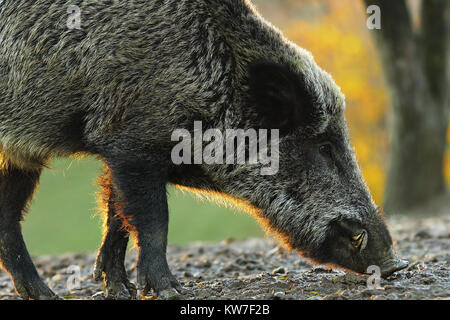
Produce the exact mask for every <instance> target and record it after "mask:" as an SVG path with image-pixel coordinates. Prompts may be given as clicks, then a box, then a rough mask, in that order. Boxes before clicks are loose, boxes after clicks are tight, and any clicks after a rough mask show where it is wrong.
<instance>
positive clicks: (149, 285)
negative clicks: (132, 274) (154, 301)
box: [138, 274, 182, 299]
mask: <svg viewBox="0 0 450 320" xmlns="http://www.w3.org/2000/svg"><path fill="white" fill-rule="evenodd" d="M138 289H139V291H140V293H141V296H142V297H145V296H147V294H148V293H149V292H150V290H151V289H153V291H154V292H155V295H156V296H158V297H159V296H160V295H161V294H165V295H167V294H168V295H169V296H170V295H172V294H171V293H170V292H173V291H178V293H177V294H179V293H180V292H182V287H181V285H180V283H179V282H178V281H177V279H176V278H175V277H174V276H173V275H172V274H169V275H167V276H161V277H155V276H154V275H153V274H152V275H147V276H142V275H138ZM165 291H167V292H165ZM163 299H164V298H163Z"/></svg>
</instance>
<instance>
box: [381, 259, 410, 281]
mask: <svg viewBox="0 0 450 320" xmlns="http://www.w3.org/2000/svg"><path fill="white" fill-rule="evenodd" d="M408 265H409V262H408V261H406V260H402V259H400V258H398V257H395V258H394V259H392V260H390V261H389V262H388V263H386V264H384V265H383V266H382V267H381V276H382V277H383V278H386V277H388V276H390V275H391V274H393V273H394V272H396V271H399V270H402V269H405V268H406V267H407V266H408Z"/></svg>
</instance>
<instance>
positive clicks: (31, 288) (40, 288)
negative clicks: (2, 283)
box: [14, 279, 60, 300]
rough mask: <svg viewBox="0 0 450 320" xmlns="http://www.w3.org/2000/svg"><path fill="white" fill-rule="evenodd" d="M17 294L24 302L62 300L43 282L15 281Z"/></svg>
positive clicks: (39, 280) (37, 280)
mask: <svg viewBox="0 0 450 320" xmlns="http://www.w3.org/2000/svg"><path fill="white" fill-rule="evenodd" d="M14 285H15V287H16V292H17V294H18V295H19V296H20V297H21V298H22V299H24V300H59V299H60V298H59V297H58V296H57V295H56V294H55V293H54V292H53V291H52V290H50V288H49V287H48V286H47V285H46V284H45V283H44V282H43V281H42V280H41V279H35V280H33V281H27V280H18V279H15V280H14Z"/></svg>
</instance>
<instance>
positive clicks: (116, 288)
mask: <svg viewBox="0 0 450 320" xmlns="http://www.w3.org/2000/svg"><path fill="white" fill-rule="evenodd" d="M127 292H128V295H127ZM124 294H125V296H127V297H126V298H129V299H132V300H134V299H136V294H137V290H136V286H135V285H134V284H133V283H131V282H130V281H128V279H125V280H114V281H111V280H109V279H107V280H106V292H105V299H106V300H118V299H123V298H124Z"/></svg>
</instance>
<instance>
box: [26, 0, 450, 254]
mask: <svg viewBox="0 0 450 320" xmlns="http://www.w3.org/2000/svg"><path fill="white" fill-rule="evenodd" d="M445 1H446V0H443V1H441V2H440V1H439V0H438V1H425V3H428V4H427V5H429V7H427V5H424V4H423V3H422V2H421V1H420V0H416V1H403V0H396V1H394V2H392V1H390V2H391V6H393V7H392V8H391V9H392V10H390V11H392V14H390V13H389V12H388V11H389V10H383V9H384V7H383V6H386V3H388V2H389V1H383V0H378V1H371V2H372V3H377V4H379V6H380V7H381V13H382V16H381V17H382V26H383V28H384V30H386V32H384V31H373V30H369V29H368V28H367V26H366V21H367V17H368V15H367V14H366V8H367V5H368V4H366V3H364V1H358V0H340V1H333V0H253V3H254V4H255V5H256V7H257V8H258V10H259V11H260V13H261V14H262V15H263V16H264V17H265V18H266V19H267V20H268V21H270V22H272V23H273V24H274V25H275V26H277V27H278V28H280V29H281V30H282V31H283V33H284V34H285V36H286V37H287V38H289V39H290V40H292V41H293V42H295V43H297V44H298V45H299V46H301V47H303V48H305V49H307V50H309V51H310V52H311V53H312V54H313V55H314V57H315V59H316V62H317V63H318V64H319V65H320V66H321V67H322V68H323V69H325V70H326V71H328V72H329V73H330V74H331V75H332V76H333V77H334V79H335V81H336V83H337V84H338V85H339V86H340V87H341V89H342V91H343V92H344V94H345V95H346V101H347V109H346V116H347V120H348V124H349V128H350V133H351V138H352V143H353V145H354V147H355V150H356V154H357V157H358V160H359V163H360V165H361V168H362V171H363V174H364V177H365V179H366V181H367V183H368V185H369V188H370V190H371V191H372V193H373V195H374V198H375V200H376V202H377V203H378V204H380V205H381V204H385V205H386V206H387V207H388V208H390V211H393V212H397V211H398V212H400V211H403V210H406V209H409V208H412V207H414V206H417V205H421V204H423V203H426V202H427V201H432V199H433V197H434V196H439V195H440V194H441V193H445V192H446V188H447V187H446V185H447V186H448V184H449V183H450V150H449V142H450V130H449V129H448V108H449V100H448V96H449V94H448V91H449V90H448V78H449V73H448V71H447V72H446V71H445V70H448V64H445V63H444V62H443V61H444V60H445V59H442V57H440V56H439V54H440V53H441V51H443V55H444V57H445V55H446V56H447V59H448V46H444V48H446V49H442V46H441V44H442V43H444V42H445V41H448V34H449V33H448V25H449V24H448V19H449V17H448V10H447V11H446V12H447V16H446V17H441V15H440V14H441V13H442V9H443V7H439V5H442V6H443V3H444V2H445ZM430 3H435V5H434V7H433V4H432V5H430ZM395 6H397V7H395ZM405 10H407V15H405V12H406V11H405ZM444 11H445V10H444ZM394 15H395V17H393V16H394ZM445 19H447V20H445ZM441 20H442V21H444V22H445V21H446V22H447V24H445V23H441V24H443V25H444V26H441V25H440V22H442V21H441ZM394 23H396V28H389V26H390V25H392V26H394ZM445 26H447V29H446V32H439V31H440V29H439V28H440V27H445ZM394 29H395V30H399V31H398V32H400V31H401V32H403V33H402V34H398V33H396V32H397V31H396V32H389V30H391V31H392V30H394ZM377 32H378V33H377ZM373 33H377V34H373ZM442 34H444V35H447V40H446V38H445V36H444V37H443V38H439V37H440V36H442ZM436 37H437V38H436ZM399 39H400V40H399ZM417 39H419V40H417ZM409 40H411V43H413V44H414V46H417V52H418V54H417V57H413V58H412V59H418V60H417V65H421V66H424V67H423V70H425V71H423V74H422V71H421V72H417V70H414V69H411V70H409V69H405V68H403V69H402V68H401V66H400V67H399V68H396V67H393V68H391V66H397V64H398V63H397V62H398V61H401V59H403V58H404V57H402V48H403V47H408V45H409V44H408V42H407V41H409ZM396 46H397V47H396ZM445 50H447V51H445ZM405 59H406V58H405ZM408 59H411V57H408ZM397 60H398V61H397ZM408 63H409V64H411V63H412V64H414V63H415V61H413V62H411V61H408ZM408 63H407V65H409V64H408ZM439 63H443V64H439ZM399 65H400V64H399ZM387 66H389V67H388V68H387ZM443 66H444V67H443ZM445 66H447V68H446V67H445ZM391 69H394V71H390V70H391ZM408 72H410V73H411V74H414V77H415V76H416V75H417V74H419V76H418V77H419V78H417V79H416V78H414V79H413V78H412V77H409V76H408ZM394 73H395V74H394ZM442 73H443V74H442ZM385 75H387V77H386V76H385ZM402 77H403V78H405V79H407V80H408V81H409V82H408V85H409V86H406V87H407V90H409V93H408V92H407V93H405V92H402V90H404V88H405V86H401V85H398V84H399V83H400V82H402ZM442 77H443V78H442ZM441 78H442V79H441ZM446 81H447V82H446ZM388 83H390V85H388ZM416 83H417V86H416ZM423 83H429V84H428V85H426V90H425V89H424V90H422V89H423V88H422V86H423ZM402 88H403V89H402ZM390 97H395V99H391V98H390ZM408 99H410V100H408ZM411 99H412V100H411ZM446 99H447V100H446ZM417 100H419V101H421V104H422V105H421V106H422V111H421V112H424V114H420V111H418V113H417V114H416V118H417V119H419V121H418V122H417V123H414V121H416V120H414V117H413V118H409V119H408V121H403V122H402V121H399V120H398V119H402V118H404V114H405V110H406V113H407V114H409V115H410V114H411V113H412V112H411V110H408V108H410V109H413V107H414V106H413V104H414V103H416V102H417ZM391 101H393V102H391ZM423 106H425V108H424V107H423ZM427 108H428V109H427ZM416 109H418V110H419V109H420V108H416ZM423 110H425V111H423ZM425 117H429V118H433V117H434V118H435V120H434V121H440V122H439V124H436V126H434V127H433V128H435V129H432V130H431V131H432V132H431V133H430V132H428V131H427V133H426V134H425V133H423V132H424V131H423V130H422V129H421V125H420V124H421V122H420V121H423V120H424V119H425ZM405 122H406V123H408V126H409V125H411V124H412V129H411V128H409V127H408V126H406V125H405V124H404V123H405ZM402 123H403V124H402ZM428 130H429V129H428ZM411 132H412V133H411ZM404 137H407V138H408V141H412V142H413V145H414V147H411V148H406V149H407V150H406V151H405V150H403V149H402V148H400V147H399V146H405V145H406V144H407V142H406V140H404V139H405V138H404ZM424 137H425V138H424ZM430 137H431V138H430ZM436 141H437V142H436ZM427 146H431V147H434V149H433V150H431V149H427ZM431 147H430V148H431ZM436 150H437V151H436ZM405 159H407V161H405ZM409 159H416V160H417V161H409ZM405 163H407V164H408V165H407V164H405ZM51 168H52V170H46V171H45V173H44V175H43V177H42V179H41V183H40V187H39V189H38V192H37V193H36V196H35V198H34V201H33V203H32V205H31V207H30V210H29V211H31V212H32V214H30V215H28V216H27V218H26V220H25V222H24V224H23V229H24V237H25V241H26V243H27V246H28V248H29V250H30V253H31V254H32V255H41V254H57V253H63V252H73V251H95V250H96V249H97V247H98V246H99V244H100V241H101V224H102V223H101V219H100V217H99V216H98V215H97V210H96V207H97V204H96V192H97V186H96V177H97V175H98V174H99V173H100V171H101V170H100V169H101V164H100V163H98V162H97V161H96V160H94V159H83V160H79V159H64V160H54V161H53V162H52V163H51ZM421 170H422V171H423V173H421V172H420V171H421ZM434 172H436V173H434ZM405 186H406V189H405ZM386 190H387V191H386ZM169 209H170V226H169V243H176V244H184V243H189V242H192V241H221V240H224V239H228V238H234V239H242V238H248V237H261V236H264V233H263V232H262V229H261V228H260V227H259V225H258V224H257V223H256V222H255V221H254V220H253V219H252V218H251V217H250V216H247V215H246V214H244V213H240V212H236V211H234V210H233V209H229V208H223V207H219V206H217V205H216V204H214V203H207V202H200V201H199V200H197V199H196V198H195V197H193V196H192V195H190V194H189V193H184V192H182V191H180V190H177V189H175V188H173V187H170V188H169ZM449 214H450V213H449Z"/></svg>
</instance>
